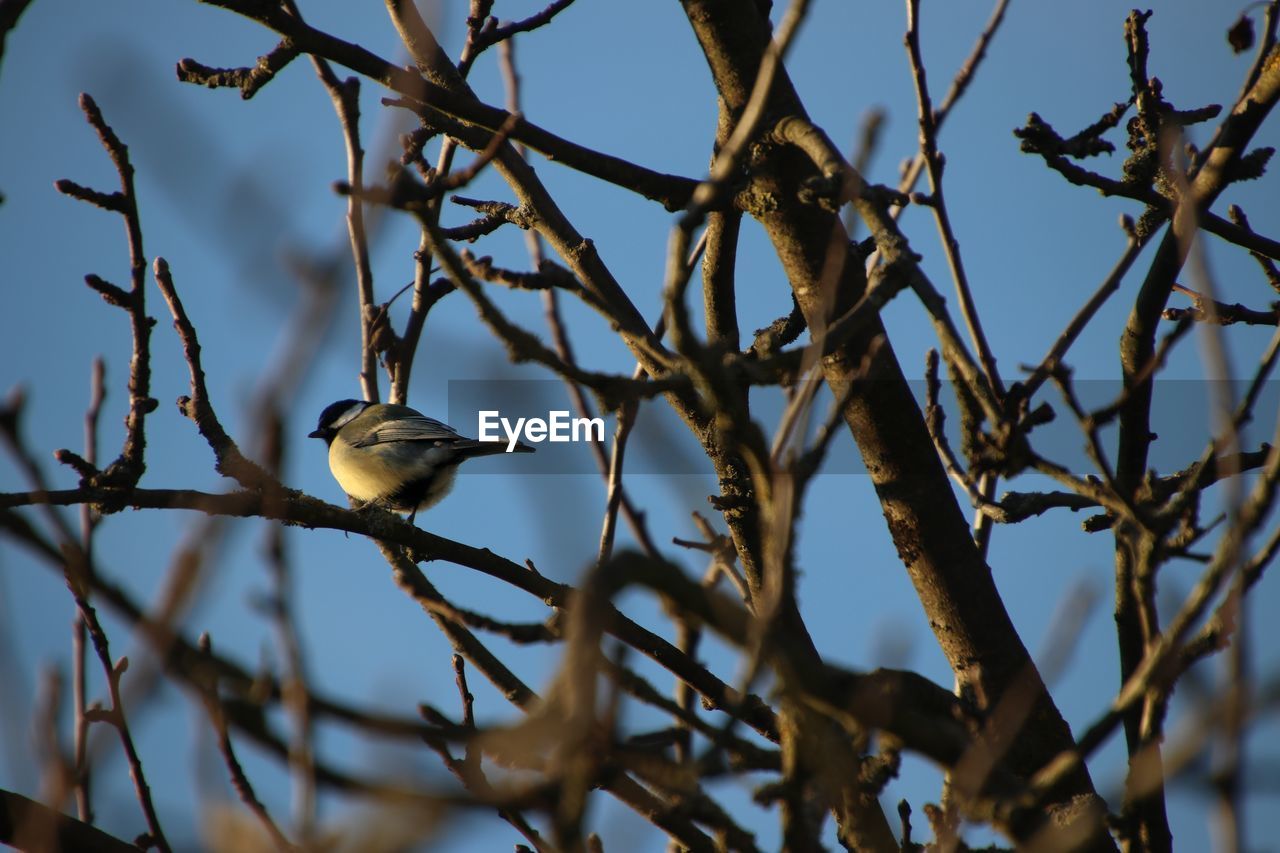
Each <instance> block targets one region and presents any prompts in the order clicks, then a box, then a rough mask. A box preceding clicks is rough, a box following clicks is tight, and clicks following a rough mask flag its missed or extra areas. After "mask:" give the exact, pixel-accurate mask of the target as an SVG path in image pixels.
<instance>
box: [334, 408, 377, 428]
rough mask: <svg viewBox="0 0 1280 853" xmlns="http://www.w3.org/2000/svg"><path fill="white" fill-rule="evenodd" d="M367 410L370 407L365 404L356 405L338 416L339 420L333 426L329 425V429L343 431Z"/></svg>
mask: <svg viewBox="0 0 1280 853" xmlns="http://www.w3.org/2000/svg"><path fill="white" fill-rule="evenodd" d="M367 408H369V407H368V406H367V405H365V404H364V403H356V404H355V405H354V406H352V407H351V408H349V409H347V410H346V411H345V412H343V413H342V414H341V415H338V417H337V419H336V420H335V421H334V422H333V423H332V424H330V425H329V428H330V429H342V428H343V427H344V426H346V425H347V424H349V423H351V422H352V421H353V420H355V419H356V418H357V417H359V416H360V413H361V412H363V411H364V410H365V409H367Z"/></svg>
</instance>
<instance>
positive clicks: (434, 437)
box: [351, 415, 466, 447]
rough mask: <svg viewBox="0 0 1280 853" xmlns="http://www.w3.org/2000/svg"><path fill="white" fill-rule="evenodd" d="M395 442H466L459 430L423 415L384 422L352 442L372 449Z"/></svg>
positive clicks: (353, 444)
mask: <svg viewBox="0 0 1280 853" xmlns="http://www.w3.org/2000/svg"><path fill="white" fill-rule="evenodd" d="M393 441H434V442H439V443H443V444H452V443H454V442H458V441H466V439H464V438H463V437H462V436H460V435H458V432H457V430H455V429H454V428H453V427H451V426H449V425H448V424H445V423H441V422H440V421H438V420H436V419H435V418H428V417H424V416H421V415H417V416H412V417H404V418H396V419H395V420H390V421H383V422H382V423H380V424H378V425H377V426H375V427H373V428H372V429H371V430H369V431H368V432H367V433H365V434H364V435H362V436H360V438H358V439H356V440H355V441H353V442H351V444H352V446H354V447H370V446H372V445H375V444H387V443H389V442H393Z"/></svg>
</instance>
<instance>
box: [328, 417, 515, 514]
mask: <svg viewBox="0 0 1280 853" xmlns="http://www.w3.org/2000/svg"><path fill="white" fill-rule="evenodd" d="M308 437H309V438H323V439H324V440H325V443H326V444H328V445H329V470H330V471H332V472H333V477H334V479H336V480H337V481H338V485H340V486H342V489H343V491H345V492H346V493H347V494H348V495H350V496H351V497H353V498H355V499H356V500H359V501H364V502H366V503H377V504H379V505H381V506H384V507H387V508H388V509H391V510H394V511H395V512H407V513H409V523H410V524H412V523H413V519H414V517H415V516H416V515H417V514H418V510H420V509H427V508H429V507H432V506H434V505H435V504H436V503H437V502H438V501H439V500H440V499H441V498H443V497H444V496H445V495H447V494H448V493H449V490H450V489H452V488H453V480H454V477H455V476H456V475H457V473H458V466H459V465H460V464H462V463H463V462H465V461H466V460H468V459H471V458H473V457H476V456H489V455H490V454H493V453H502V452H504V451H505V450H506V449H507V444H506V442H502V441H478V440H477V439H474V438H464V437H463V436H461V435H458V433H457V431H456V430H455V429H454V428H453V427H451V426H449V425H448V424H443V423H441V422H440V421H437V420H435V419H434V418H429V417H427V416H426V415H423V414H422V413H421V412H417V411H415V410H413V409H410V408H409V407H408V406H392V405H388V404H385V403H367V402H365V401H363V400H339V401H338V402H336V403H333V404H332V405H330V406H328V407H326V408H325V410H324V411H323V412H321V413H320V422H319V423H318V424H317V425H316V428H315V431H314V432H312V433H311V434H310V435H309V436H308ZM514 450H515V452H518V453H533V448H532V447H529V446H528V445H526V444H516V446H515V448H514Z"/></svg>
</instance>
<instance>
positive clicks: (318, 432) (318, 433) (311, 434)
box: [307, 429, 324, 438]
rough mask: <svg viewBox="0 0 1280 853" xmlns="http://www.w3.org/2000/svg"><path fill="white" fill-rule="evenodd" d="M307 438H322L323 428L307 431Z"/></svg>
mask: <svg viewBox="0 0 1280 853" xmlns="http://www.w3.org/2000/svg"><path fill="white" fill-rule="evenodd" d="M307 438H324V430H320V429H316V430H312V431H311V432H309V433H307Z"/></svg>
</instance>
